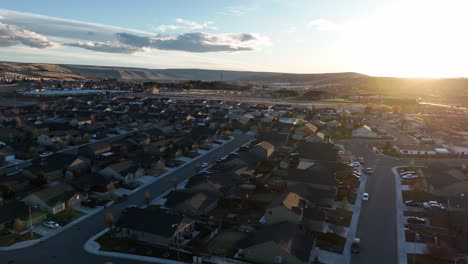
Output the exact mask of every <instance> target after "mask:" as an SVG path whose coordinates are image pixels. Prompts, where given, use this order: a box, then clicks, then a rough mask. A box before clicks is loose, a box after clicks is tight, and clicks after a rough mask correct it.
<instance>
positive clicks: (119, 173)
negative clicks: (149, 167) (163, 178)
mask: <svg viewBox="0 0 468 264" xmlns="http://www.w3.org/2000/svg"><path fill="white" fill-rule="evenodd" d="M99 173H100V174H102V175H104V176H106V177H109V178H112V179H116V180H123V181H126V182H128V181H132V180H134V179H136V178H138V177H141V176H143V174H145V170H144V169H143V168H142V167H140V166H137V165H135V163H134V162H133V161H132V160H124V161H120V162H118V163H114V164H111V165H109V166H107V167H105V168H104V169H102V170H100V171H99Z"/></svg>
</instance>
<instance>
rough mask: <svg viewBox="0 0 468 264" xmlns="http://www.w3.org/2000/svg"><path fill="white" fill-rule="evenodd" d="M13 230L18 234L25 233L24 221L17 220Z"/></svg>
mask: <svg viewBox="0 0 468 264" xmlns="http://www.w3.org/2000/svg"><path fill="white" fill-rule="evenodd" d="M13 229H14V230H15V231H16V232H18V233H21V232H23V231H24V224H23V221H21V219H19V218H16V219H15V222H14V223H13Z"/></svg>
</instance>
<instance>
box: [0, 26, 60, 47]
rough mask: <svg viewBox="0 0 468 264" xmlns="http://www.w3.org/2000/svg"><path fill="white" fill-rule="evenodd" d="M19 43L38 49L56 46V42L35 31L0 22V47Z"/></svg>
mask: <svg viewBox="0 0 468 264" xmlns="http://www.w3.org/2000/svg"><path fill="white" fill-rule="evenodd" d="M19 44H22V45H25V46H28V47H31V48H38V49H45V48H52V47H56V46H58V44H57V43H54V42H52V41H50V40H49V39H47V38H46V37H45V36H42V35H39V34H37V33H35V32H32V31H29V30H25V29H22V28H19V27H17V26H14V25H8V24H3V23H0V47H9V46H15V45H19Z"/></svg>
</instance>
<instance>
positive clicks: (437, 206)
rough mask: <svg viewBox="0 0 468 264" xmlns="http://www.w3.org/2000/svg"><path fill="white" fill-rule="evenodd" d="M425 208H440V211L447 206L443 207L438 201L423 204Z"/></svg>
mask: <svg viewBox="0 0 468 264" xmlns="http://www.w3.org/2000/svg"><path fill="white" fill-rule="evenodd" d="M423 207H424V208H440V209H445V206H443V205H442V204H441V203H438V202H437V201H429V202H424V203H423Z"/></svg>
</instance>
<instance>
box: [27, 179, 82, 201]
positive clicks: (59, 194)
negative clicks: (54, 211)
mask: <svg viewBox="0 0 468 264" xmlns="http://www.w3.org/2000/svg"><path fill="white" fill-rule="evenodd" d="M75 193H76V191H75V189H73V187H71V186H70V185H68V184H57V185H54V186H51V187H47V188H45V189H42V190H40V191H37V192H34V193H32V194H33V195H35V196H36V197H37V198H39V199H41V201H43V202H44V203H46V204H48V205H50V206H54V205H56V204H57V203H59V202H65V201H67V200H68V199H70V198H71V197H72V196H73V195H74V194H75Z"/></svg>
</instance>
